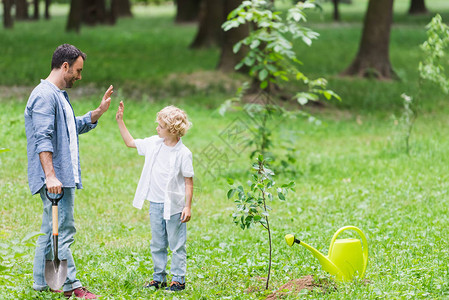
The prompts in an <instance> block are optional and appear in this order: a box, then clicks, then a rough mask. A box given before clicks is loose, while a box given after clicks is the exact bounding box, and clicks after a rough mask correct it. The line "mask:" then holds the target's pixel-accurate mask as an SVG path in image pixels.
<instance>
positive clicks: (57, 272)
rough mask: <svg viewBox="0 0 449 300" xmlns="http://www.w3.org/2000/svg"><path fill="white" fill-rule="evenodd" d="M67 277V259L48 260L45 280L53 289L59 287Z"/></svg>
mask: <svg viewBox="0 0 449 300" xmlns="http://www.w3.org/2000/svg"><path fill="white" fill-rule="evenodd" d="M66 279H67V260H59V259H55V260H46V261H45V281H46V282H47V284H48V286H49V287H50V288H51V289H52V290H57V289H59V288H60V287H61V286H62V285H63V284H64V282H65V280H66Z"/></svg>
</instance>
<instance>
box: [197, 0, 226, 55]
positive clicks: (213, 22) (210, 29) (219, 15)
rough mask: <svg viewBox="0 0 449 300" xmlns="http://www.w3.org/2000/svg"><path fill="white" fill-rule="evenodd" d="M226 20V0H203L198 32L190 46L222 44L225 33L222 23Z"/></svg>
mask: <svg viewBox="0 0 449 300" xmlns="http://www.w3.org/2000/svg"><path fill="white" fill-rule="evenodd" d="M225 20H226V12H225V0H203V1H202V2H201V7H200V13H199V26H198V32H197V34H196V36H195V39H194V40H193V42H192V44H191V45H190V47H191V48H207V47H213V46H221V45H222V44H223V35H224V32H223V30H222V29H221V25H222V24H223V23H224V21H225Z"/></svg>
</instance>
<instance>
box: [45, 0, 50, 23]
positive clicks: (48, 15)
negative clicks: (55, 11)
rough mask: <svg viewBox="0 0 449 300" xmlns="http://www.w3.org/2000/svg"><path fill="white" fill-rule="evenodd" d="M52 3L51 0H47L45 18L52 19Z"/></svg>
mask: <svg viewBox="0 0 449 300" xmlns="http://www.w3.org/2000/svg"><path fill="white" fill-rule="evenodd" d="M50 4H51V0H45V19H46V20H49V19H50Z"/></svg>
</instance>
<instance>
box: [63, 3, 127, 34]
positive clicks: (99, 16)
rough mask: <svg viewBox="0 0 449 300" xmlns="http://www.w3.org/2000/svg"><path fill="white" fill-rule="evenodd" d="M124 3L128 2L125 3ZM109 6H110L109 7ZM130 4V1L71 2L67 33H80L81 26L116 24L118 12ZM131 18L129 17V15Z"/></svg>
mask: <svg viewBox="0 0 449 300" xmlns="http://www.w3.org/2000/svg"><path fill="white" fill-rule="evenodd" d="M124 2H127V4H126V3H124ZM107 4H108V5H107ZM128 4H130V2H129V0H111V1H108V2H106V1H105V0H71V3H70V12H69V17H68V20H67V27H66V30H67V31H76V32H79V31H80V29H81V24H82V23H83V24H87V25H89V26H94V25H97V24H111V25H113V24H115V22H116V19H117V15H118V10H119V9H120V7H122V6H127V5H128ZM128 16H129V15H128Z"/></svg>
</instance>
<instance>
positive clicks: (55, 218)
mask: <svg viewBox="0 0 449 300" xmlns="http://www.w3.org/2000/svg"><path fill="white" fill-rule="evenodd" d="M45 194H46V195H47V198H48V200H50V201H51V216H52V222H53V235H54V236H55V235H56V236H57V235H58V202H59V200H61V199H62V197H64V189H62V190H61V194H58V196H56V198H52V197H50V195H49V194H48V189H47V188H45Z"/></svg>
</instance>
